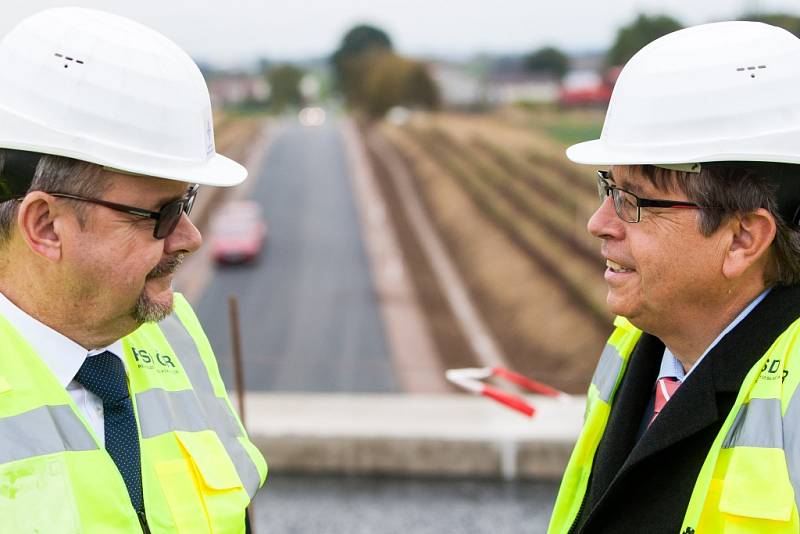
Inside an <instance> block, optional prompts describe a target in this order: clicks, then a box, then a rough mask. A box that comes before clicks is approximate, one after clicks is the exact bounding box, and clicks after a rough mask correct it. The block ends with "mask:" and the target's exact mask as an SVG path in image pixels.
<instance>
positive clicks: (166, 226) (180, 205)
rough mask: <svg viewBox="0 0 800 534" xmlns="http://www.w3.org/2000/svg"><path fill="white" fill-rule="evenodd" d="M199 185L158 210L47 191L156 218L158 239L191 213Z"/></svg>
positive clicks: (195, 185) (172, 229) (61, 196)
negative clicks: (182, 215)
mask: <svg viewBox="0 0 800 534" xmlns="http://www.w3.org/2000/svg"><path fill="white" fill-rule="evenodd" d="M198 187H200V186H199V185H198V184H193V185H192V186H191V187H189V190H188V191H187V192H186V195H185V196H183V197H181V198H179V199H177V200H173V201H172V202H167V203H166V204H164V205H163V206H161V209H159V210H158V211H150V210H146V209H142V208H137V207H134V206H126V205H125V204H117V203H116V202H109V201H107V200H100V199H98V198H86V197H80V196H78V195H71V194H69V193H53V192H50V191H47V194H49V195H52V196H54V197H59V198H68V199H70V200H80V201H82V202H91V203H92V204H98V205H100V206H105V207H106V208H110V209H112V210H116V211H121V212H123V213H127V214H129V215H135V216H137V217H145V218H149V219H155V221H156V227H155V228H154V229H153V237H155V238H156V239H164V238H165V237H167V236H168V235H169V234H171V233H172V232H173V231H174V230H175V228H176V227H177V226H178V222H180V220H181V214H183V213H185V214H186V215H189V213H190V212H191V211H192V206H193V205H194V198H195V197H196V196H197V189H198Z"/></svg>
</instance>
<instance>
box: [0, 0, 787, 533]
mask: <svg viewBox="0 0 800 534" xmlns="http://www.w3.org/2000/svg"><path fill="white" fill-rule="evenodd" d="M75 4H77V5H81V6H84V7H94V8H98V9H103V10H106V11H111V12H114V13H117V14H120V15H124V16H127V17H130V18H133V19H135V20H137V21H139V22H141V23H143V24H146V25H148V26H150V27H152V28H154V29H156V30H158V31H160V32H162V33H164V34H165V35H166V36H168V37H169V38H171V39H172V40H174V41H175V42H177V43H178V44H179V45H180V46H182V47H183V48H184V49H185V50H186V51H187V52H188V53H189V54H190V55H191V56H192V57H193V58H194V59H195V61H196V62H197V63H198V65H199V66H200V68H201V70H202V72H203V74H204V76H205V78H206V80H207V82H208V86H209V90H210V96H211V101H212V104H213V106H214V110H215V124H214V128H215V137H216V145H217V151H218V152H221V153H223V154H225V155H227V156H229V157H232V158H234V159H237V160H238V161H240V162H242V163H243V164H245V165H246V166H247V167H248V169H249V171H250V178H249V179H248V181H247V182H245V184H244V185H242V186H240V187H237V188H234V189H231V190H214V189H211V188H203V189H201V194H200V195H199V196H198V203H197V205H196V208H195V211H194V212H193V214H192V216H193V218H194V220H195V222H196V224H197V225H198V226H199V227H200V228H201V230H202V231H203V233H204V237H205V244H204V246H203V248H202V249H201V251H200V252H198V253H197V254H196V255H194V256H193V257H192V258H191V259H190V260H187V262H186V264H185V266H184V267H183V270H182V272H181V273H180V276H179V278H178V280H177V281H176V285H177V286H178V287H177V289H178V290H180V291H182V292H184V294H185V295H186V296H187V297H188V298H189V300H190V301H191V302H192V303H193V305H194V306H195V309H196V311H197V313H198V315H199V317H200V319H201V322H202V323H203V325H204V327H205V329H206V333H207V334H208V336H209V339H210V341H211V344H212V346H213V347H214V349H215V351H216V354H217V358H218V361H219V366H220V371H221V373H222V375H223V378H224V379H225V382H226V384H227V385H228V388H229V390H230V391H231V394H232V399H236V398H237V395H236V393H237V392H238V390H246V392H247V393H246V401H245V403H244V408H245V409H246V410H245V411H246V414H245V415H246V417H245V419H246V422H247V426H248V429H249V431H250V434H251V436H252V437H253V439H254V441H255V442H256V443H257V444H258V446H259V447H260V448H261V449H262V451H263V452H264V454H265V456H266V458H267V461H268V463H269V465H270V477H269V479H268V481H267V484H266V486H265V487H264V489H263V490H262V491H261V493H260V494H259V496H258V499H257V501H256V503H255V504H254V508H253V511H252V514H253V517H254V518H255V521H254V523H255V524H254V527H255V531H256V532H258V533H260V534H263V533H264V532H270V533H282V532H293V533H294V532H297V533H305V532H309V533H318V532H319V533H326V532H332V533H338V532H348V533H360V532H364V533H373V532H377V533H384V532H385V533H394V532H415V533H427V532H430V533H443V532H448V533H449V532H456V533H461V532H476V533H478V532H492V533H506V532H508V533H516V532H544V531H545V530H546V525H547V521H548V519H549V514H550V511H551V509H552V503H553V500H554V498H555V493H556V491H557V486H558V481H559V479H560V475H561V473H562V471H563V469H564V466H565V464H566V461H567V459H568V457H569V453H570V451H571V447H572V444H573V443H574V440H575V439H576V437H577V433H578V430H579V428H580V424H581V418H582V410H583V401H584V397H583V396H582V394H583V393H584V392H585V390H586V388H587V386H588V383H589V380H590V378H591V374H592V372H593V369H594V366H595V364H596V361H597V358H598V356H599V353H600V351H601V349H602V346H603V343H604V341H605V336H606V335H608V333H609V332H610V328H611V319H612V318H611V317H610V315H609V314H608V312H607V311H606V310H605V305H604V304H605V285H604V282H603V278H602V276H603V270H604V262H603V260H602V258H601V256H600V253H599V246H598V243H597V242H595V240H594V239H592V238H591V237H590V236H589V235H588V234H587V232H586V230H585V225H586V221H587V219H588V217H589V216H590V215H591V213H592V211H593V210H594V209H595V208H596V206H597V199H596V192H595V190H596V188H595V185H594V178H593V174H594V169H590V168H582V167H580V166H577V165H574V164H572V163H570V162H569V161H568V160H566V158H565V156H564V149H565V148H566V147H567V146H568V145H570V144H572V143H575V142H579V141H583V140H588V139H593V138H596V137H597V136H599V134H600V130H601V127H602V122H603V117H604V114H605V109H606V106H607V104H608V101H609V98H610V95H611V91H612V89H613V86H614V82H615V80H616V77H617V76H618V74H619V72H620V69H621V66H622V65H624V64H625V62H626V61H627V60H628V59H629V58H630V57H631V56H632V55H633V54H634V53H635V52H636V51H637V50H639V49H640V48H641V47H642V46H644V45H645V44H646V43H648V42H650V41H652V40H653V39H655V38H657V37H659V36H661V35H664V34H666V33H669V32H671V31H675V30H677V29H680V28H682V27H685V26H690V25H695V24H702V23H706V22H714V21H720V20H737V19H742V20H758V21H763V22H768V23H770V24H775V25H778V26H782V27H784V28H786V29H787V30H789V31H791V32H793V33H795V34H796V35H800V6H798V4H797V2H796V1H793V0H785V1H781V0H773V1H768V0H760V1H759V0H741V1H739V0H706V1H705V2H696V1H689V0H686V1H683V0H664V1H656V0H652V1H645V0H607V1H605V2H579V1H577V0H564V1H561V2H551V3H547V4H546V5H545V4H543V3H539V2H522V1H513V0H512V1H501V2H494V3H491V2H485V1H478V0H461V1H459V2H431V1H419V0H406V1H403V2H400V1H393V0H371V1H369V2H367V1H355V0H352V1H347V0H329V1H325V0H313V1H304V2H293V3H290V2H285V3H283V2H281V3H278V2H255V1H244V0H239V1H229V2H225V3H223V2H220V1H212V0H195V1H193V2H191V3H177V2H176V3H167V2H163V1H162V2H156V1H153V0H139V1H138V2H136V3H132V2H121V1H108V0H107V1H99V0H98V1H81V0H72V1H69V2H57V1H42V0H31V1H28V2H25V3H22V2H19V3H14V4H11V3H8V2H6V3H4V6H3V14H4V16H3V17H2V20H0V34H4V33H5V32H7V31H8V30H9V29H10V28H11V27H12V26H13V25H14V24H16V23H17V22H18V21H19V20H21V19H22V18H24V17H25V16H27V15H29V14H32V13H34V12H36V11H39V10H41V9H44V8H47V7H54V6H58V5H75ZM237 354H239V355H240V356H241V360H242V366H241V372H240V373H238V377H237V372H236V365H235V364H234V361H235V356H236V355H237ZM464 368H468V369H473V370H472V371H456V372H452V371H451V373H450V374H449V377H450V378H451V380H449V381H448V380H447V379H446V377H445V373H446V371H448V370H453V369H464ZM498 368H500V369H508V370H511V371H513V372H516V373H520V374H522V375H524V376H526V377H529V378H532V379H535V380H537V381H540V382H541V383H544V384H547V385H549V386H550V387H551V388H553V389H552V390H551V389H543V388H538V389H536V388H534V389H535V391H534V392H533V393H532V392H531V391H529V390H527V389H526V388H525V387H524V385H525V384H523V387H521V386H520V385H519V384H514V383H513V382H509V381H507V380H506V381H504V380H502V377H498V373H500V372H499V371H497V369H498ZM482 384H488V385H489V386H490V387H496V388H499V389H500V391H502V392H505V393H507V394H509V395H514V396H516V398H517V399H518V400H519V401H520V402H519V403H518V404H517V408H519V409H520V410H522V411H520V410H514V409H512V408H511V407H509V406H507V405H503V404H500V403H497V402H494V401H493V400H491V399H489V398H486V397H485V395H480V393H481V392H482V391H484V392H485V390H483V389H482V388H483V387H484V386H483V385H482ZM554 390H555V391H554ZM476 393H478V394H477V395H476ZM525 410H527V414H525V413H522V412H524V411H525ZM531 412H533V414H532V415H531Z"/></svg>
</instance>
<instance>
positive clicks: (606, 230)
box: [586, 195, 623, 239]
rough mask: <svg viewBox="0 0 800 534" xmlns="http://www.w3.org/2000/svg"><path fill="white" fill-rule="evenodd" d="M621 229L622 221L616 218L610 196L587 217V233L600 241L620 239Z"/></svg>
mask: <svg viewBox="0 0 800 534" xmlns="http://www.w3.org/2000/svg"><path fill="white" fill-rule="evenodd" d="M622 227H623V224H622V220H621V219H620V218H619V217H618V216H617V212H616V211H615V209H614V200H613V199H612V198H611V195H609V196H607V197H605V198H604V199H603V202H602V203H601V204H600V206H599V207H598V208H597V209H596V210H595V212H594V213H593V214H592V216H591V217H589V222H588V223H586V229H587V230H588V231H589V233H590V234H592V235H593V236H595V237H599V238H601V239H607V238H609V237H621V232H622Z"/></svg>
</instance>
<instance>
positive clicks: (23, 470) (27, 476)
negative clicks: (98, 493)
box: [0, 454, 82, 534]
mask: <svg viewBox="0 0 800 534" xmlns="http://www.w3.org/2000/svg"><path fill="white" fill-rule="evenodd" d="M6 529H8V530H7V531H8V532H39V533H42V534H50V533H52V534H56V533H57V534H72V533H79V532H82V530H81V526H80V517H79V515H78V510H77V505H76V503H75V496H74V494H73V493H72V484H70V479H69V472H68V469H67V465H66V462H65V460H64V458H63V456H62V455H61V454H56V455H48V456H37V457H34V458H29V459H25V460H19V461H16V462H11V463H9V464H5V465H2V466H0V530H2V531H3V532H6Z"/></svg>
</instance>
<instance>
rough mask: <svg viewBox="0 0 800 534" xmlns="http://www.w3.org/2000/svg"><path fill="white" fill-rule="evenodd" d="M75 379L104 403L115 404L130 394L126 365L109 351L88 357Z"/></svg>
mask: <svg viewBox="0 0 800 534" xmlns="http://www.w3.org/2000/svg"><path fill="white" fill-rule="evenodd" d="M75 380H77V381H78V382H80V383H81V385H83V387H85V388H86V389H88V390H89V391H91V392H92V393H94V394H95V395H97V396H98V397H100V399H102V401H103V405H111V404H115V403H117V402H119V401H121V400H123V399H127V398H128V397H129V396H130V393H129V392H128V381H127V378H126V375H125V365H124V364H123V363H122V360H120V359H119V358H118V357H117V356H115V355H114V354H113V353H111V352H108V351H106V352H103V353H102V354H98V355H96V356H89V357H88V358H86V360H84V362H83V365H81V368H80V369H79V370H78V374H76V375H75Z"/></svg>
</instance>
